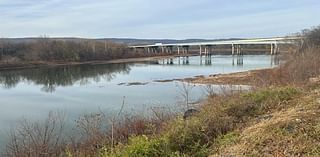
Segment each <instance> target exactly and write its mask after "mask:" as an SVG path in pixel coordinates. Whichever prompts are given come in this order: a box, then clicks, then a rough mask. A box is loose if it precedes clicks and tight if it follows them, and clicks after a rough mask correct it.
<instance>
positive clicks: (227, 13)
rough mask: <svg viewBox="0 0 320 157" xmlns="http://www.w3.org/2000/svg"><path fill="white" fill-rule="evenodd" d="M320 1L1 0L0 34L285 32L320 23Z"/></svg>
mask: <svg viewBox="0 0 320 157" xmlns="http://www.w3.org/2000/svg"><path fill="white" fill-rule="evenodd" d="M319 8H320V2H319V1H318V0H304V1H301V0H269V1H252V0H238V1H225V0H197V1H194V0H162V1H150V0H68V1H63V0H15V1H12V0H0V12H1V14H0V23H1V25H0V36H2V37H26V36H40V35H43V34H47V35H49V36H53V37H54V36H62V37H63V36H65V37H66V36H77V37H91V38H99V37H134V38H178V39H182V38H229V37H265V36H282V35H287V34H288V33H294V31H299V30H300V29H304V28H308V27H311V26H314V25H318V24H319V23H320V19H317V18H315V17H314V16H315V15H320V10H319Z"/></svg>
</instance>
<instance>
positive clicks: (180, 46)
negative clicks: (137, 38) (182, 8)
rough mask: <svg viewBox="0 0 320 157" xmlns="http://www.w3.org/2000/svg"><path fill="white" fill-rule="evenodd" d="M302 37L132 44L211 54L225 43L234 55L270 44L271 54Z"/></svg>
mask: <svg viewBox="0 0 320 157" xmlns="http://www.w3.org/2000/svg"><path fill="white" fill-rule="evenodd" d="M300 40H301V38H300V37H277V38H258V39H242V40H223V41H212V42H192V43H170V44H162V43H156V44H151V45H137V46H130V48H133V49H136V50H138V49H142V50H143V51H145V52H147V53H168V54H178V55H186V54H189V49H190V47H197V48H198V50H199V51H198V52H199V55H200V56H201V55H206V56H209V55H211V54H213V53H214V50H215V48H216V47H217V46H221V45H224V46H225V47H229V48H230V49H231V52H230V54H232V55H243V54H244V53H243V48H242V47H244V46H248V45H268V46H270V54H271V55H274V54H278V53H279V45H288V44H295V43H297V41H300Z"/></svg>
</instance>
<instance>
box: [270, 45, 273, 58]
mask: <svg viewBox="0 0 320 157" xmlns="http://www.w3.org/2000/svg"><path fill="white" fill-rule="evenodd" d="M270 54H271V55H273V44H270Z"/></svg>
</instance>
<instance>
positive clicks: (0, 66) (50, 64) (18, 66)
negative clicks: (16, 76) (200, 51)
mask: <svg viewBox="0 0 320 157" xmlns="http://www.w3.org/2000/svg"><path fill="white" fill-rule="evenodd" d="M172 57H176V56H175V55H167V56H153V57H138V58H125V59H113V60H105V61H85V62H41V61H39V62H26V63H20V64H1V63H0V71H5V70H19V69H32V68H42V67H56V66H68V65H70V66H72V65H99V64H118V63H133V62H147V61H152V60H157V59H166V58H172Z"/></svg>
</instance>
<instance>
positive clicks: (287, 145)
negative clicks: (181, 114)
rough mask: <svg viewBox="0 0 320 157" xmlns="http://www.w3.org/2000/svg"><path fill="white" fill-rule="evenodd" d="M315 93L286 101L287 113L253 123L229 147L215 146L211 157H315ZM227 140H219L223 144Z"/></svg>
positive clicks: (319, 143) (319, 146) (319, 129)
mask: <svg viewBox="0 0 320 157" xmlns="http://www.w3.org/2000/svg"><path fill="white" fill-rule="evenodd" d="M319 96H320V95H319V93H315V92H310V93H309V92H308V95H307V96H301V97H298V98H296V99H295V100H293V101H290V105H288V107H289V108H288V109H283V110H280V111H277V112H273V113H271V114H269V115H270V116H268V118H266V119H259V120H257V119H253V120H252V122H251V124H250V126H248V127H245V128H242V129H240V130H238V131H237V132H238V135H237V136H233V137H231V140H230V139H229V141H232V142H229V143H223V144H221V145H219V143H218V145H215V146H216V147H218V148H216V149H215V150H216V152H215V155H213V156H319V155H320V138H319V137H320V125H319V122H320V118H319V116H318V115H319V114H320V108H319V106H320V103H319V102H317V101H316V100H317V98H318V97H319ZM228 138H230V137H223V138H222V139H223V140H227V139H228Z"/></svg>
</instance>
